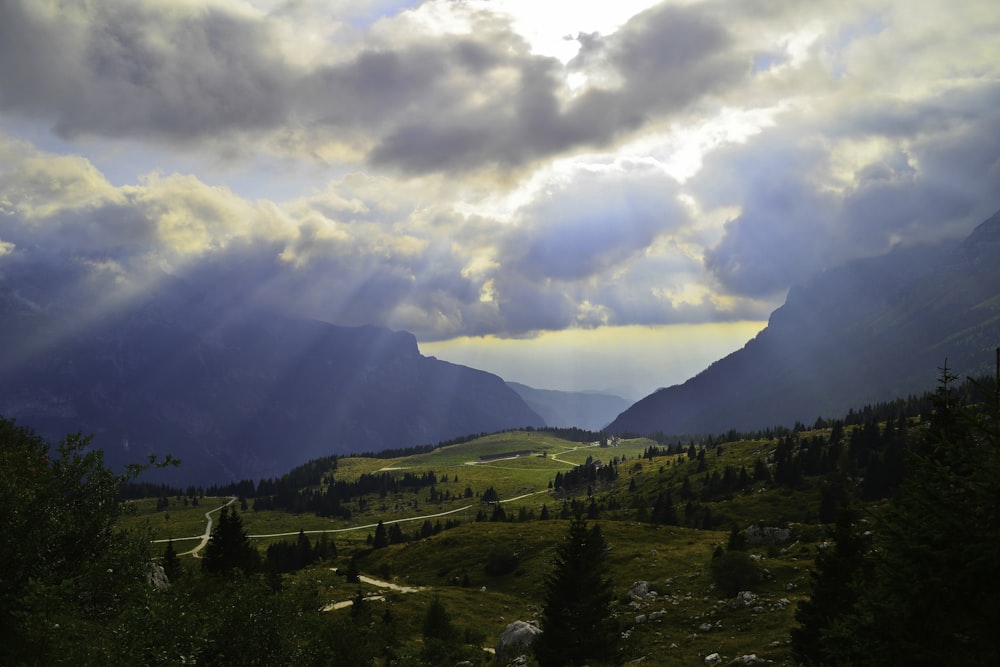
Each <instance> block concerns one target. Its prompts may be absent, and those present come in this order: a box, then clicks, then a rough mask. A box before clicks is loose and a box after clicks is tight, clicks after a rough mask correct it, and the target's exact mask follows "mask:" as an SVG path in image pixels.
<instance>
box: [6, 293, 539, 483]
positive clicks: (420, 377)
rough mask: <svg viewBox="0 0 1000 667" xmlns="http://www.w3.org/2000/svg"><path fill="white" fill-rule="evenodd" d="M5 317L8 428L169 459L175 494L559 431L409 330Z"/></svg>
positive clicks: (213, 317)
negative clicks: (390, 453)
mask: <svg viewBox="0 0 1000 667" xmlns="http://www.w3.org/2000/svg"><path fill="white" fill-rule="evenodd" d="M0 314H2V318H3V320H4V323H5V325H4V327H2V328H0V414H2V415H4V416H6V417H8V418H16V419H17V420H18V422H19V423H21V424H23V425H27V426H31V427H32V428H34V429H35V430H37V431H38V432H39V433H41V434H42V435H44V436H46V437H49V438H51V439H53V440H55V439H58V438H59V437H61V436H62V435H63V434H65V433H71V432H77V431H82V432H84V433H92V434H94V443H95V445H97V446H99V447H101V448H103V449H104V452H105V456H106V459H107V460H108V461H109V463H111V464H112V465H115V466H119V465H121V464H124V463H129V462H135V461H142V460H144V459H145V457H146V455H147V454H159V455H161V456H162V455H164V454H166V453H170V454H171V455H173V456H175V457H178V458H180V459H181V460H182V461H183V462H184V465H183V466H182V467H181V468H180V469H179V470H177V471H172V472H170V473H169V475H170V476H169V477H167V476H165V477H164V479H170V480H172V481H174V482H176V483H184V484H189V483H197V484H205V483H210V482H222V481H224V480H236V479H243V478H260V477H266V476H273V475H277V474H280V473H281V472H283V471H286V470H288V469H289V468H291V467H293V466H295V465H298V464H300V463H302V462H304V461H307V460H309V459H313V458H316V457H319V456H325V455H330V454H344V453H347V452H352V451H354V452H360V451H379V450H382V449H385V448H389V447H407V446H413V445H419V444H425V443H435V442H440V441H442V440H447V439H450V438H454V437H458V436H461V435H465V434H468V433H479V432H489V431H496V430H500V429H505V428H512V427H521V426H541V425H543V423H544V422H543V421H542V419H541V417H539V416H538V415H537V414H536V413H535V412H533V411H532V410H531V409H530V408H528V406H527V405H525V403H524V401H523V400H521V398H520V397H519V396H518V395H517V394H516V393H515V392H514V391H512V390H511V389H510V388H509V387H507V386H506V385H505V384H504V382H503V380H501V379H500V378H499V377H497V376H495V375H492V374H489V373H485V372H482V371H478V370H474V369H471V368H467V367H464V366H458V365H455V364H451V363H447V362H444V361H439V360H437V359H434V358H430V357H424V356H422V355H421V354H420V353H419V351H418V349H417V343H416V340H415V338H414V337H413V336H412V335H411V334H409V333H405V332H395V331H390V330H388V329H382V328H378V327H370V326H366V327H337V326H333V325H331V324H327V323H324V322H319V321H309V320H302V319H294V318H288V317H281V316H278V315H276V314H274V313H273V312H262V311H253V310H251V311H248V312H241V313H238V314H236V315H228V316H226V317H222V316H220V315H218V314H217V313H216V312H214V311H213V309H211V308H202V309H201V310H198V309H196V308H191V307H186V306H185V307H181V306H178V305H175V304H172V303H171V302H170V300H169V299H167V298H157V299H153V300H149V301H147V302H145V303H143V304H140V305H137V306H136V305H133V306H131V307H129V308H126V309H124V310H123V311H121V312H119V313H117V314H114V315H111V316H108V317H103V318H99V319H98V320H97V321H96V322H92V323H90V324H89V325H88V326H82V325H78V324H77V323H76V321H74V319H73V318H74V316H75V315H76V314H75V313H71V312H65V311H58V310H57V311H55V312H49V311H40V310H37V309H34V308H31V307H28V306H27V305H25V303H23V302H22V301H19V300H18V299H17V295H16V294H15V293H13V292H12V291H10V290H7V291H6V292H3V293H0ZM161 474H163V475H167V472H166V471H164V472H163V473H161Z"/></svg>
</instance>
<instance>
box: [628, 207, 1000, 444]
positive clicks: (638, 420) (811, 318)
mask: <svg viewBox="0 0 1000 667" xmlns="http://www.w3.org/2000/svg"><path fill="white" fill-rule="evenodd" d="M998 249H1000V212H998V213H997V214H994V215H993V216H992V217H990V218H989V219H987V220H986V221H984V222H983V223H981V224H980V225H979V226H977V227H976V229H975V230H973V232H972V233H971V234H970V235H969V236H967V237H966V238H965V239H964V240H962V241H959V242H946V243H942V244H939V245H935V246H913V247H902V248H897V249H895V250H893V251H891V252H890V253H888V254H886V255H882V256H879V257H871V258H865V259H858V260H854V261H852V262H848V263H847V264H844V265H841V266H839V267H836V268H833V269H830V270H828V271H824V272H822V273H819V274H816V275H815V276H813V277H812V278H811V279H809V280H807V281H805V282H804V283H803V284H801V285H798V286H796V287H793V288H792V289H791V290H790V291H789V294H788V297H787V298H786V301H785V303H784V305H782V306H781V307H780V308H778V309H776V310H775V311H774V312H773V313H772V314H771V317H770V319H769V321H768V325H767V327H765V328H764V329H763V330H762V331H761V332H760V333H758V334H757V336H755V337H754V338H753V339H751V340H750V341H748V342H747V343H746V345H744V347H743V348H741V349H740V350H737V351H735V352H733V353H731V354H729V355H727V356H726V357H723V358H722V359H719V360H717V361H715V362H713V363H712V364H711V365H709V366H708V367H707V368H706V369H705V370H703V371H702V372H701V373H698V374H697V375H695V376H694V377H692V378H690V379H688V380H687V381H686V382H684V383H682V384H679V385H673V386H671V387H666V388H663V389H660V390H658V391H656V392H654V393H653V394H650V395H648V396H646V397H645V398H643V399H641V400H640V401H638V402H636V403H635V404H633V405H632V406H631V407H630V408H629V409H628V410H626V411H624V412H623V413H622V414H620V415H619V416H618V417H617V418H616V419H615V420H614V421H613V422H612V423H611V424H610V425H609V427H608V428H609V430H610V431H612V432H619V433H622V432H637V433H653V432H657V431H659V432H664V433H719V432H724V431H727V430H729V429H737V430H753V429H758V428H766V427H769V426H775V425H790V424H792V423H794V422H795V421H799V420H803V421H804V420H807V419H813V418H815V417H816V416H834V415H838V414H842V413H843V412H844V411H845V410H847V409H849V408H850V407H851V404H856V403H857V402H877V401H879V400H884V399H889V398H893V397H895V396H899V395H906V394H908V393H914V392H920V391H923V390H926V389H927V388H929V387H931V386H933V383H934V379H935V369H937V368H939V367H941V366H942V364H944V363H945V361H946V360H947V362H948V364H949V366H950V368H951V369H952V370H953V371H954V372H957V373H958V374H960V375H970V374H980V373H983V372H987V371H989V369H990V363H991V360H992V358H993V357H992V350H993V349H994V348H995V346H996V344H997V343H998V342H1000V263H998V262H997V261H996V258H997V257H998V256H1000V252H998ZM817 411H818V412H819V415H817V414H811V413H814V412H817Z"/></svg>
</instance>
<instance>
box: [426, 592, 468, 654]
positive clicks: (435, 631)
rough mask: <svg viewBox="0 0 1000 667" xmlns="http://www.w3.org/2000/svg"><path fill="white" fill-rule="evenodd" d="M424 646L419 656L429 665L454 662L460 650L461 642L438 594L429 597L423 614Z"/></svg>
mask: <svg viewBox="0 0 1000 667" xmlns="http://www.w3.org/2000/svg"><path fill="white" fill-rule="evenodd" d="M423 636H424V646H423V650H422V651H421V652H420V657H421V658H422V659H423V660H424V662H426V663H428V664H431V665H443V664H448V663H454V662H455V659H456V658H457V656H458V653H459V651H460V650H461V643H460V640H459V637H458V633H456V631H455V626H454V625H453V624H452V621H451V614H450V613H448V610H447V609H446V608H445V606H444V603H443V602H441V599H440V598H439V597H438V596H436V595H435V596H434V598H433V599H431V602H430V604H429V605H427V612H426V613H425V614H424V625H423Z"/></svg>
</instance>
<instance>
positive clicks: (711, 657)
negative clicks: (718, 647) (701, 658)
mask: <svg viewBox="0 0 1000 667" xmlns="http://www.w3.org/2000/svg"><path fill="white" fill-rule="evenodd" d="M720 662H722V656H721V655H719V654H718V653H709V654H708V655H706V656H705V664H706V665H718V664H719V663H720Z"/></svg>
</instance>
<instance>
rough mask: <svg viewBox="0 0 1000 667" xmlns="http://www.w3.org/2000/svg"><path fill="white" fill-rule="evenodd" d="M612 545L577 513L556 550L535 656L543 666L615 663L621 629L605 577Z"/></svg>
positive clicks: (609, 581)
mask: <svg viewBox="0 0 1000 667" xmlns="http://www.w3.org/2000/svg"><path fill="white" fill-rule="evenodd" d="M607 554H608V545H607V542H605V540H604V536H603V534H602V533H601V528H600V526H598V525H595V526H594V527H593V528H592V529H588V528H587V521H586V519H584V518H583V517H582V516H580V515H577V517H576V518H575V519H573V520H572V521H571V522H570V524H569V531H568V533H567V535H566V537H565V538H564V540H563V541H562V542H561V543H560V544H559V545H558V546H557V547H556V555H555V558H554V560H553V569H552V572H551V573H550V574H549V575H548V576H547V577H546V579H545V597H544V608H543V609H542V618H541V628H542V634H541V636H540V637H539V638H538V641H537V642H536V644H535V656H536V657H537V659H538V663H539V664H540V665H542V667H561V666H563V665H582V664H584V663H586V662H587V661H590V660H600V661H615V659H616V658H617V654H618V638H619V634H618V629H617V628H616V626H615V624H614V622H613V619H612V618H611V601H612V588H611V579H610V578H608V577H607V576H606V574H605V571H604V570H605V563H606V560H607Z"/></svg>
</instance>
